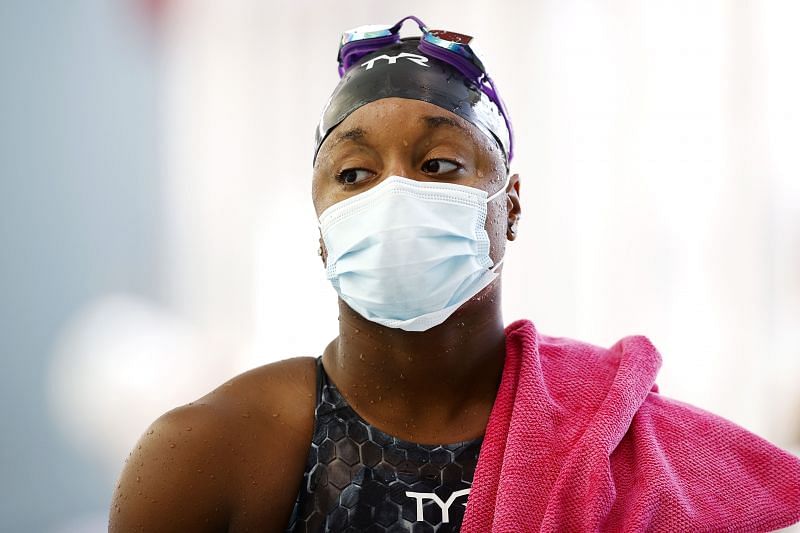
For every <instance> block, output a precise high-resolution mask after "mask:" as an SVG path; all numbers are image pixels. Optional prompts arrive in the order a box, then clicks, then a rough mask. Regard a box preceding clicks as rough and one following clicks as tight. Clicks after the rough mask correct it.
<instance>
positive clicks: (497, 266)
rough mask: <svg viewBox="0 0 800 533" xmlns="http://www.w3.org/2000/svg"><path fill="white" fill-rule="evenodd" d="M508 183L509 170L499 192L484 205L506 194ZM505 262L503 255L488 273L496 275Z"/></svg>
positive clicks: (509, 177) (509, 178)
mask: <svg viewBox="0 0 800 533" xmlns="http://www.w3.org/2000/svg"><path fill="white" fill-rule="evenodd" d="M510 182H511V170H510V169H509V171H508V173H506V179H505V181H503V186H502V187H501V188H500V190H499V191H497V192H495V193H494V194H492V195H491V196H490V197H488V198H487V199H486V203H487V204H488V203H489V202H491V201H492V200H494V199H495V198H497V197H498V196H500V195H501V194H502V193H504V192H506V188H507V187H508V184H509V183H510ZM505 260H506V257H505V254H503V257H502V258H501V259H500V261H498V262H497V263H495V264H494V265H493V266H492V268H490V269H489V272H491V273H492V274H496V273H497V269H498V268H500V265H502V264H503V261H505Z"/></svg>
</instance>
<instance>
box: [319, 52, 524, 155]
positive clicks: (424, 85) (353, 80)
mask: <svg viewBox="0 0 800 533" xmlns="http://www.w3.org/2000/svg"><path fill="white" fill-rule="evenodd" d="M419 42H420V39H419V38H418V37H412V38H405V39H402V40H401V41H400V42H399V43H395V44H392V45H389V46H387V47H385V48H381V49H379V50H377V51H375V52H372V53H370V54H368V55H366V56H364V57H363V58H361V59H360V60H359V61H358V62H357V63H356V64H354V65H353V66H352V67H350V69H349V70H348V71H347V72H346V73H345V74H344V76H343V77H342V79H341V80H340V81H339V84H338V85H337V86H336V89H335V90H334V91H333V94H332V95H331V97H330V99H329V100H328V103H327V104H326V106H325V109H324V110H323V112H322V117H321V119H320V122H319V126H318V127H317V131H316V135H315V147H314V161H316V159H317V153H318V152H319V148H320V146H321V145H322V143H323V141H324V140H325V139H326V138H327V136H328V135H329V134H330V132H331V131H332V130H333V129H334V128H336V126H338V125H339V124H340V123H341V122H342V121H343V120H344V119H345V118H347V116H348V115H350V113H352V112H353V111H355V110H356V109H358V108H359V107H361V106H363V105H364V104H368V103H370V102H374V101H375V100H380V99H381V98H391V97H396V98H408V99H411V100H422V101H423V102H428V103H431V104H434V105H437V106H439V107H441V108H443V109H446V110H448V111H450V112H452V113H455V114H456V115H458V116H460V117H462V118H464V119H465V120H467V121H469V122H471V123H472V124H474V125H475V126H477V127H478V129H480V130H481V131H482V132H483V133H484V134H486V135H487V136H488V137H489V138H490V139H492V140H493V141H495V142H496V143H497V145H498V146H499V147H500V150H501V151H502V153H503V155H504V159H505V162H506V168H508V163H509V149H510V143H511V133H510V131H509V127H508V126H507V125H506V120H505V118H504V117H503V115H502V113H501V112H500V109H499V108H498V106H497V105H496V104H495V103H494V102H493V101H492V100H491V98H489V96H488V95H487V94H486V93H485V92H484V91H482V90H481V89H480V87H478V86H477V85H476V83H475V82H473V81H471V80H470V79H468V78H467V77H465V76H464V75H463V74H461V72H459V71H458V70H457V69H456V68H454V67H453V66H451V65H450V64H448V63H446V62H444V61H441V60H439V59H437V58H435V57H431V56H430V55H425V54H423V53H422V52H420V50H419V49H418V45H419Z"/></svg>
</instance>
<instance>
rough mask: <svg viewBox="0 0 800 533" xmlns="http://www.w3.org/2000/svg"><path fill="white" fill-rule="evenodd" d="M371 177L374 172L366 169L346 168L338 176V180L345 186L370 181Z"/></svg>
mask: <svg viewBox="0 0 800 533" xmlns="http://www.w3.org/2000/svg"><path fill="white" fill-rule="evenodd" d="M371 175H372V171H370V170H367V169H365V168H346V169H344V170H342V171H341V172H339V173H338V174H336V179H337V180H338V181H340V182H342V183H344V184H345V185H355V184H356V183H361V182H362V181H364V180H365V179H369V177H370V176H371Z"/></svg>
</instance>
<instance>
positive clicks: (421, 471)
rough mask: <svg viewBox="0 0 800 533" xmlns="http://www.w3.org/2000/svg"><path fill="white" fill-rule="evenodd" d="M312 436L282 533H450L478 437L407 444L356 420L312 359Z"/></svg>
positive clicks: (455, 526)
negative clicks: (315, 393)
mask: <svg viewBox="0 0 800 533" xmlns="http://www.w3.org/2000/svg"><path fill="white" fill-rule="evenodd" d="M317 383H318V397H317V398H318V400H317V408H316V411H315V421H314V436H313V437H312V442H311V450H310V451H309V454H308V460H307V463H306V470H305V474H304V476H303V483H302V485H301V487H300V492H299V494H298V497H297V502H296V504H295V507H294V510H293V512H292V517H291V519H290V521H289V526H288V527H287V528H286V531H287V532H292V533H300V532H314V533H316V532H319V531H331V532H340V531H342V532H348V533H350V532H357V531H366V532H382V533H383V532H387V533H400V532H413V533H418V532H419V533H422V532H441V533H447V532H453V531H458V530H459V528H460V527H461V521H462V519H463V518H464V510H465V508H466V504H467V496H468V494H469V489H470V487H471V485H472V477H473V475H474V474H475V466H476V465H477V463H478V453H479V452H480V447H481V443H482V441H483V439H482V438H479V439H475V440H472V441H467V442H460V443H455V444H443V445H423V444H415V443H413V442H408V441H404V440H400V439H398V438H396V437H392V436H391V435H388V434H386V433H384V432H382V431H381V430H379V429H377V428H375V427H373V426H371V425H370V424H368V423H367V422H366V421H364V420H363V419H362V418H361V417H360V416H359V415H358V414H357V413H356V412H355V411H354V410H353V409H352V408H351V407H350V405H349V404H348V403H347V401H346V400H345V399H344V397H343V396H342V395H341V393H340V392H339V391H338V390H337V388H336V386H335V385H334V384H333V383H331V382H330V380H329V379H328V376H327V374H326V373H325V370H324V368H323V367H322V360H321V358H318V359H317Z"/></svg>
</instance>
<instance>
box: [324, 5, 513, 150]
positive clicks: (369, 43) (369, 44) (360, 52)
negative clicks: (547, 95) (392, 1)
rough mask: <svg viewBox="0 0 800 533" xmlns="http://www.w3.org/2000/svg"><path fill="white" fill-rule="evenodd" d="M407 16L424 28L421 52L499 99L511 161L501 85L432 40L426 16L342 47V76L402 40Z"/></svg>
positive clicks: (471, 63)
mask: <svg viewBox="0 0 800 533" xmlns="http://www.w3.org/2000/svg"><path fill="white" fill-rule="evenodd" d="M406 20H413V21H414V22H416V23H417V25H418V26H419V29H420V30H421V31H422V34H423V37H422V39H420V42H419V50H420V52H424V53H427V54H428V55H430V56H431V57H435V58H436V59H438V60H440V61H444V62H445V63H447V64H448V65H450V66H452V67H454V68H455V69H456V70H458V71H459V72H460V73H461V74H463V75H464V76H465V77H466V78H467V79H469V80H471V81H473V82H474V83H475V84H476V85H477V86H478V87H480V89H481V91H482V92H483V93H484V94H486V95H487V96H488V97H489V99H490V100H491V101H492V102H494V103H495V105H496V106H497V108H498V110H499V111H500V114H501V115H502V116H503V120H504V121H505V123H506V128H507V129H508V161H509V162H511V158H512V157H513V154H514V150H513V148H514V130H513V127H512V125H511V120H510V119H509V118H508V111H507V110H506V106H505V104H504V103H503V100H502V98H500V95H499V94H498V92H497V89H496V88H495V85H494V81H492V79H491V78H490V77H489V75H488V74H486V71H485V70H484V69H482V68H480V67H478V66H477V65H476V64H475V63H473V62H472V61H470V60H469V59H467V58H466V57H464V56H463V55H461V54H459V53H458V52H456V51H454V50H450V49H449V48H446V47H444V46H440V45H438V44H435V43H434V42H430V41H429V40H428V39H427V38H426V37H427V36H428V35H429V31H428V27H427V26H426V24H425V23H424V22H422V20H420V19H419V18H417V17H415V16H413V15H409V16H407V17H403V18H402V19H400V21H398V22H397V24H395V25H394V26H392V27H391V28H390V29H389V31H390V32H391V34H390V35H385V36H382V37H371V38H365V39H357V40H354V41H350V42H348V43H346V44H345V45H343V46H342V47H341V48H340V49H339V57H338V59H339V77H340V78H342V77H343V76H344V75H345V73H346V72H347V70H348V69H349V68H350V67H351V66H353V64H354V63H356V62H357V61H358V60H359V59H361V58H362V57H364V56H365V55H367V54H369V53H371V52H374V51H375V50H379V49H381V48H383V47H385V46H389V45H391V44H394V43H397V42H399V41H400V33H399V32H400V27H401V26H402V25H403V22H405V21H406ZM458 46H466V47H467V48H468V45H462V44H458ZM469 53H470V55H472V52H471V51H469Z"/></svg>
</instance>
